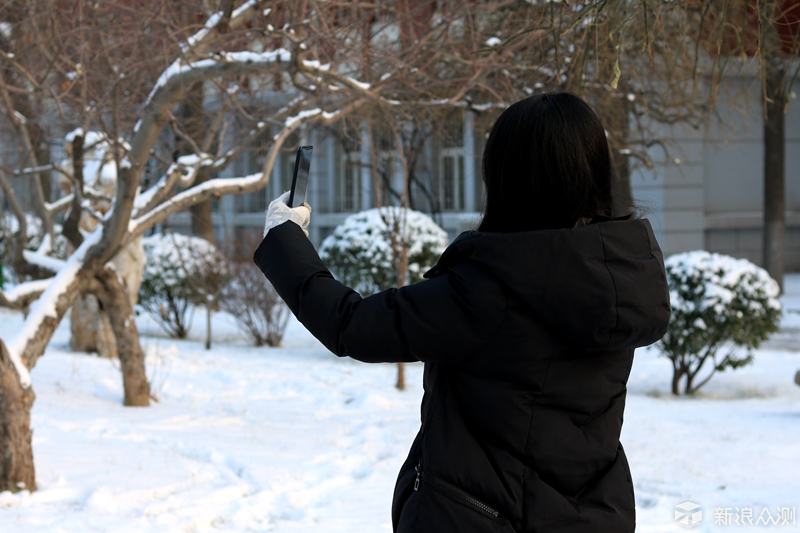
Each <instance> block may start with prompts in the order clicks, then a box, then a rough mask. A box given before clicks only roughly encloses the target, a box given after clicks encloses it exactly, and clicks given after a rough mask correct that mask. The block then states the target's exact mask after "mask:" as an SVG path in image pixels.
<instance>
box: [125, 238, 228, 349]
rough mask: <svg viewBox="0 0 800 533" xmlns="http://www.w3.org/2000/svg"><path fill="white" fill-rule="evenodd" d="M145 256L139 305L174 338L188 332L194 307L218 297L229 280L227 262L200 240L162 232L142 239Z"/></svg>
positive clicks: (210, 246)
mask: <svg viewBox="0 0 800 533" xmlns="http://www.w3.org/2000/svg"><path fill="white" fill-rule="evenodd" d="M142 246H143V247H144V253H145V257H146V262H145V267H144V272H143V274H142V285H141V288H140V289H139V305H141V306H142V308H144V309H145V311H147V312H148V313H149V314H150V315H152V316H153V318H154V319H155V320H156V321H157V322H158V323H159V324H160V325H161V327H162V328H164V330H165V331H166V332H167V333H168V334H169V335H170V336H172V337H175V338H180V339H182V338H185V337H186V335H187V334H188V333H189V326H190V324H189V321H187V314H188V311H189V308H190V306H191V304H194V303H200V302H205V297H204V294H203V293H207V294H216V292H217V289H218V288H217V287H213V286H212V285H214V284H217V283H219V282H220V280H222V279H224V278H226V277H227V276H226V274H227V271H228V265H227V260H226V259H225V257H223V256H222V255H221V254H220V253H219V252H218V251H217V249H216V248H215V247H214V245H213V244H211V243H209V242H208V241H206V240H205V239H201V238H199V237H188V236H186V235H180V234H177V233H171V232H170V233H159V234H156V235H152V236H150V237H145V238H144V239H142Z"/></svg>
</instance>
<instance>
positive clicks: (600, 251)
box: [425, 219, 670, 351]
mask: <svg viewBox="0 0 800 533" xmlns="http://www.w3.org/2000/svg"><path fill="white" fill-rule="evenodd" d="M461 261H474V262H476V263H478V264H480V265H482V266H484V267H485V268H486V269H487V270H489V271H490V272H491V273H492V274H494V275H495V276H496V277H497V279H498V280H500V283H501V284H503V285H504V286H506V287H507V288H508V292H509V294H513V295H515V296H516V297H518V298H521V300H522V301H523V302H524V305H526V306H527V307H529V308H530V311H531V312H532V313H534V314H535V315H536V316H537V318H538V319H539V320H540V321H541V322H542V323H543V324H545V325H546V326H548V327H549V328H550V329H551V330H553V331H555V332H557V333H558V334H559V335H560V336H561V337H562V338H564V339H566V340H568V342H569V343H570V344H576V345H578V346H580V347H582V348H584V349H587V350H602V351H606V350H623V349H631V348H636V347H639V346H646V345H648V344H652V343H653V342H655V341H657V340H658V339H660V338H661V336H662V335H663V334H664V333H665V332H666V330H667V325H668V324H669V317H670V305H669V289H668V288H667V281H666V274H665V271H664V258H663V255H662V253H661V249H660V248H659V246H658V243H657V242H656V239H655V236H654V234H653V230H652V228H651V226H650V222H649V221H647V220H646V219H633V220H613V221H608V222H599V223H595V224H589V225H586V226H581V227H577V228H572V229H556V230H539V231H523V232H517V233H489V232H477V231H467V232H464V233H462V234H461V235H459V236H458V237H457V238H456V240H455V241H453V243H452V244H451V245H450V246H449V247H448V248H447V249H446V250H445V252H444V253H443V254H442V257H441V258H440V259H439V262H438V263H437V264H436V266H434V267H433V268H432V269H430V270H429V271H428V272H427V273H426V274H425V277H426V278H430V277H435V276H437V275H440V274H443V273H445V272H446V271H448V270H449V269H450V268H451V267H452V266H453V265H454V264H456V263H458V262H461Z"/></svg>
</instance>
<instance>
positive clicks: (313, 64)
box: [303, 59, 331, 71]
mask: <svg viewBox="0 0 800 533" xmlns="http://www.w3.org/2000/svg"><path fill="white" fill-rule="evenodd" d="M303 66H305V67H308V68H311V69H315V70H325V71H327V70H330V69H331V64H330V63H325V64H324V65H323V64H322V62H320V61H319V60H317V59H313V60H309V59H304V60H303Z"/></svg>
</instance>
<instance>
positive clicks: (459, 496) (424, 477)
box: [414, 461, 500, 522]
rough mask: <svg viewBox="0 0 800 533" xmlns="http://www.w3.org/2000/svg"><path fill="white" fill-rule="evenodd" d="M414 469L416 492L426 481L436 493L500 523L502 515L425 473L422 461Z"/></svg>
mask: <svg viewBox="0 0 800 533" xmlns="http://www.w3.org/2000/svg"><path fill="white" fill-rule="evenodd" d="M414 469H415V470H416V471H417V478H416V479H415V480H414V490H419V484H420V481H424V482H425V484H426V485H428V486H430V488H432V489H433V490H435V491H436V492H438V493H440V494H444V495H445V496H449V497H450V498H452V499H454V500H456V501H459V502H460V503H462V504H465V505H467V506H468V507H471V508H473V509H475V510H476V511H478V512H480V513H481V514H483V515H485V516H487V517H489V518H491V519H492V520H496V521H498V522H499V521H500V513H499V512H498V511H496V510H495V509H494V508H492V507H491V506H489V505H487V504H485V503H483V502H482V501H480V500H479V499H478V498H476V497H474V496H472V495H470V494H467V493H466V492H464V491H463V490H461V489H459V488H458V487H456V486H455V485H451V484H450V483H448V482H446V481H442V480H441V479H439V478H436V477H433V476H431V475H430V474H426V473H425V472H423V471H422V461H420V463H419V464H418V465H417V466H415V467H414Z"/></svg>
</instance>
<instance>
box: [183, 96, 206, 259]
mask: <svg viewBox="0 0 800 533" xmlns="http://www.w3.org/2000/svg"><path fill="white" fill-rule="evenodd" d="M180 117H181V125H182V126H183V130H184V133H185V135H187V136H188V137H191V138H192V140H194V141H195V143H197V144H198V145H200V144H201V139H202V138H203V137H204V133H205V132H204V129H205V122H206V120H205V115H204V112H203V84H202V83H196V84H194V85H193V86H192V87H191V88H190V89H189V90H188V91H187V93H186V97H185V98H184V99H183V104H182V105H181V112H180ZM175 152H176V154H177V155H178V156H179V157H180V156H182V155H188V154H192V153H194V152H195V149H194V147H193V146H192V144H191V143H190V142H189V141H188V140H186V139H185V138H181V137H178V138H177V139H176V147H175ZM207 180H208V176H207V175H205V174H202V173H201V174H200V175H199V176H197V179H196V180H195V185H199V184H200V183H203V182H204V181H207ZM189 214H190V216H191V219H192V235H194V236H195V237H200V238H201V239H205V240H207V241H208V242H210V243H212V244H213V243H214V226H213V224H212V223H211V200H210V199H209V200H204V201H202V202H200V203H198V204H195V205H193V206H192V207H190V208H189Z"/></svg>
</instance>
